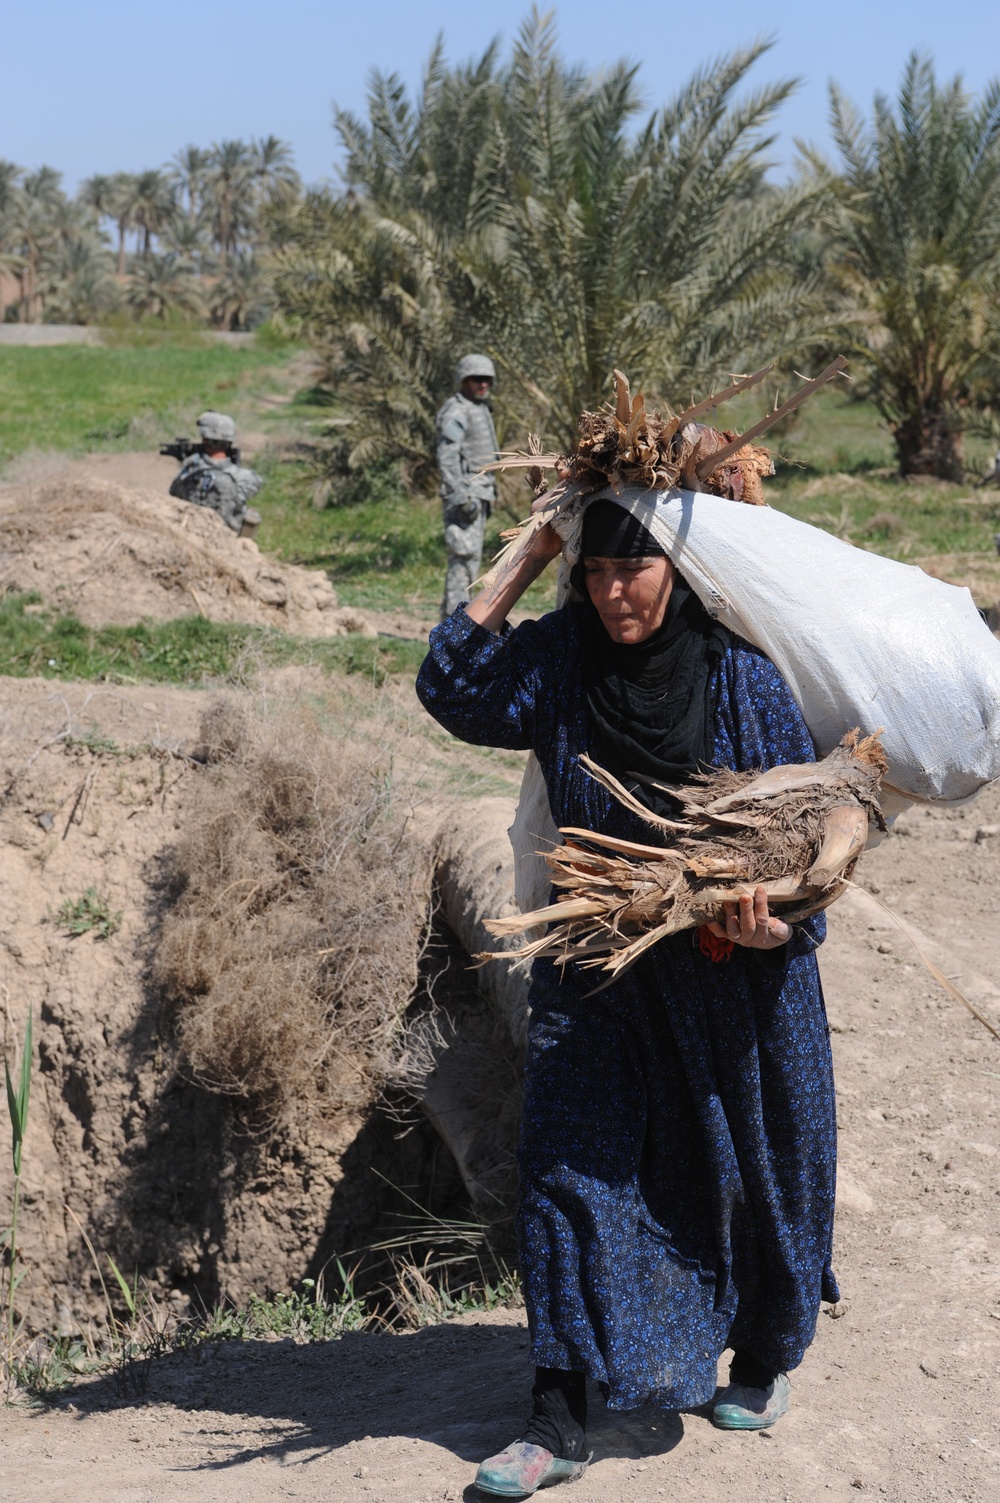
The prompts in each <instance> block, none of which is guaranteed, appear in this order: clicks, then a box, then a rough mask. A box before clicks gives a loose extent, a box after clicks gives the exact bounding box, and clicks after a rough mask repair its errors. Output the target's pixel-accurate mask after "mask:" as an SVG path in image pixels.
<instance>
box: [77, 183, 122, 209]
mask: <svg viewBox="0 0 1000 1503" xmlns="http://www.w3.org/2000/svg"><path fill="white" fill-rule="evenodd" d="M114 196H115V180H114V178H113V177H111V176H110V175H109V174H107V173H103V172H96V173H95V174H94V176H93V177H88V178H85V179H84V181H83V182H82V183H81V184H80V189H79V192H78V193H77V198H78V199H79V201H80V202H81V203H84V204H87V205H88V207H89V208H91V209H93V210H94V212H95V213H96V214H97V216H98V218H99V219H106V218H107V219H113V218H114Z"/></svg>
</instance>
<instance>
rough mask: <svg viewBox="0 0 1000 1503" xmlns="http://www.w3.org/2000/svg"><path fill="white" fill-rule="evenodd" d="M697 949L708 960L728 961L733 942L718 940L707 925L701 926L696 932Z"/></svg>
mask: <svg viewBox="0 0 1000 1503" xmlns="http://www.w3.org/2000/svg"><path fill="white" fill-rule="evenodd" d="M698 947H699V949H700V950H701V953H702V954H703V955H707V957H708V959H709V960H716V961H718V960H728V959H729V958H730V956H731V955H732V953H733V941H732V940H731V939H720V938H719V936H718V935H717V934H713V933H712V931H711V929H710V928H709V927H708V925H707V924H702V926H701V928H700V929H699V930H698Z"/></svg>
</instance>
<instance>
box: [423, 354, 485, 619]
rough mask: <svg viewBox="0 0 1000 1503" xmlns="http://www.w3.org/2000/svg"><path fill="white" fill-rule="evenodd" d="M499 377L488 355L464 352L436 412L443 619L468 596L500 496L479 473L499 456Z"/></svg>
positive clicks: (477, 572)
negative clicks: (494, 399) (493, 399)
mask: <svg viewBox="0 0 1000 1503" xmlns="http://www.w3.org/2000/svg"><path fill="white" fill-rule="evenodd" d="M495 380H496V371H495V369H494V367H493V361H492V360H491V359H490V358H489V356H488V355H463V356H462V358H461V360H460V361H459V362H458V368H457V370H456V372H455V385H456V386H457V387H458V390H457V391H456V393H455V395H454V396H452V397H449V398H448V400H447V402H445V404H444V406H443V407H442V408H441V411H440V412H439V413H438V415H437V461H438V469H439V470H440V472H441V505H442V509H443V512H444V541H445V547H446V548H447V550H448V568H447V572H446V574H445V583H444V600H443V601H442V603H441V619H442V621H443V620H444V618H445V617H446V616H450V615H451V613H452V611H453V610H454V609H455V607H456V606H457V605H459V604H460V603H461V602H462V601H463V600H468V598H469V590H470V589H471V587H472V583H473V581H474V580H475V579H476V577H477V576H478V574H479V566H480V563H481V561H482V556H483V533H484V531H485V526H486V519H487V518H488V516H489V514H490V512H491V511H492V509H493V502H494V501H495V500H496V495H497V487H496V480H495V479H494V477H493V476H492V475H482V474H480V473H479V471H480V470H481V468H482V466H483V465H484V464H492V462H493V461H494V460H495V459H496V457H497V434H496V429H495V428H494V426H493V414H492V413H491V412H490V409H489V400H490V391H491V389H492V387H493V383H494V381H495Z"/></svg>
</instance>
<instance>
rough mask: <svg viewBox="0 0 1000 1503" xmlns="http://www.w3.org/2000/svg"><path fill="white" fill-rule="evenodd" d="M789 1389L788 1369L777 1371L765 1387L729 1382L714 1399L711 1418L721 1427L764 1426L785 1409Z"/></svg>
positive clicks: (746, 1427)
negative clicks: (752, 1386)
mask: <svg viewBox="0 0 1000 1503" xmlns="http://www.w3.org/2000/svg"><path fill="white" fill-rule="evenodd" d="M791 1392H792V1385H791V1383H789V1381H788V1374H787V1373H779V1374H778V1376H777V1377H776V1378H775V1380H774V1382H773V1383H770V1384H768V1386H767V1388H748V1387H747V1386H746V1384H745V1383H730V1384H729V1386H728V1388H724V1389H723V1390H722V1393H721V1394H720V1395H719V1398H718V1399H717V1401H716V1404H715V1408H714V1409H713V1410H712V1422H713V1424H716V1425H718V1427H719V1429H720V1430H766V1429H768V1427H769V1426H770V1425H773V1424H774V1422H775V1421H776V1420H780V1418H781V1416H782V1415H783V1414H787V1413H788V1401H789V1398H790V1396H791Z"/></svg>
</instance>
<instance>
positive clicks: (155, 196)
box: [130, 168, 177, 261]
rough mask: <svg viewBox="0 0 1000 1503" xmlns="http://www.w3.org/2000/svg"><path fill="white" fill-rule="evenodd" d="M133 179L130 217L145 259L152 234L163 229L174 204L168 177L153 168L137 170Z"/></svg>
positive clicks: (175, 204) (151, 246)
mask: <svg viewBox="0 0 1000 1503" xmlns="http://www.w3.org/2000/svg"><path fill="white" fill-rule="evenodd" d="M133 182H134V187H133V192H132V201H131V205H130V218H131V222H132V226H133V228H134V229H136V230H138V232H139V234H140V235H141V237H142V242H141V247H140V255H141V256H142V259H143V260H144V261H148V260H149V257H150V255H151V253H152V248H153V237H154V236H155V235H159V234H160V233H161V232H162V231H163V230H165V229H166V227H167V225H168V224H169V223H170V221H171V219H172V218H173V217H174V214H175V213H176V212H177V203H176V200H175V199H174V195H173V190H172V188H171V185H170V180H169V178H168V177H167V175H166V173H165V172H161V171H159V169H157V168H152V169H148V170H147V171H145V172H140V173H137V174H136V176H135V178H134V180H133Z"/></svg>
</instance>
